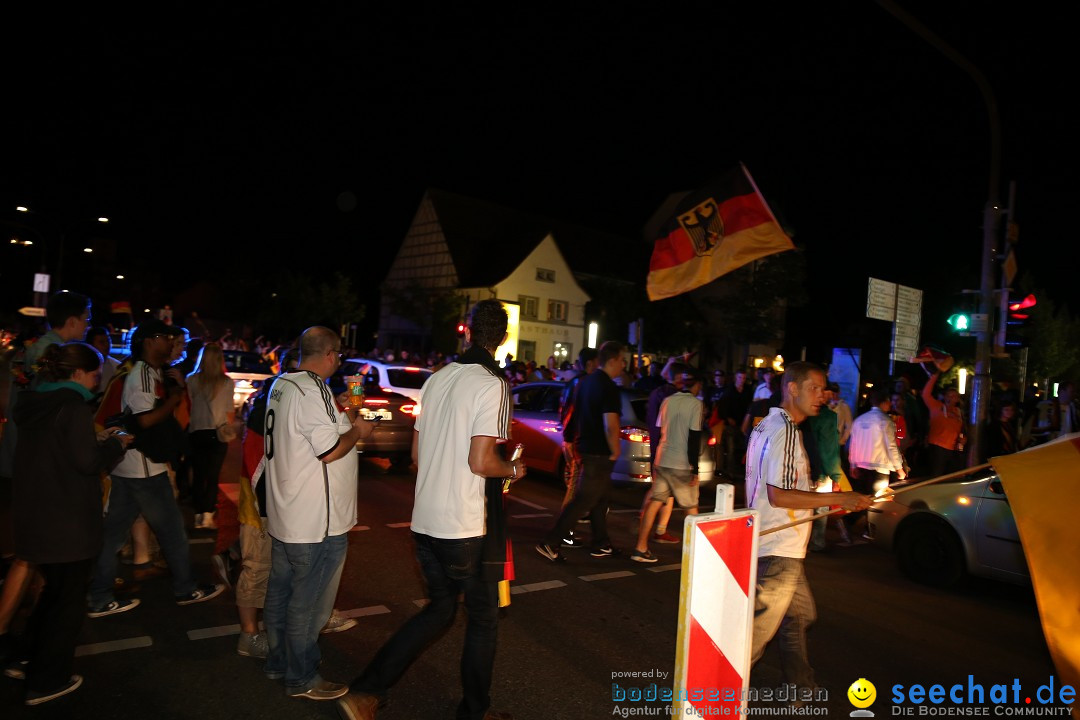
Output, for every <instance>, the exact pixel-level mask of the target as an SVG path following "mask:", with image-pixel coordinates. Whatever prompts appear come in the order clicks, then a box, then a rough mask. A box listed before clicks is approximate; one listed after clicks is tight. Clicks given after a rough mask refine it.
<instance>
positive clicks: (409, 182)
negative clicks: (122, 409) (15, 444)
mask: <svg viewBox="0 0 1080 720" xmlns="http://www.w3.org/2000/svg"><path fill="white" fill-rule="evenodd" d="M401 5H402V7H390V8H387V7H378V8H376V7H372V6H371V4H368V3H363V4H354V9H353V10H351V11H348V12H345V11H334V12H329V11H317V10H309V9H307V8H305V9H304V11H305V14H303V15H288V16H286V15H282V16H279V17H276V18H270V17H266V16H264V15H263V16H260V15H257V14H253V13H252V12H251V11H249V10H238V9H224V8H213V9H204V10H200V11H198V13H195V12H194V11H193V10H192V9H190V8H186V7H182V6H179V5H176V6H170V8H169V11H170V12H173V13H174V14H175V17H169V16H168V13H166V15H163V17H162V18H160V19H157V20H155V21H153V22H149V21H147V22H145V23H140V27H139V28H138V30H137V31H136V30H134V29H126V30H125V29H123V28H132V25H131V23H132V22H133V19H132V18H130V17H129V18H127V19H126V21H125V22H124V23H119V24H114V25H111V26H110V27H109V28H103V29H102V30H100V31H97V32H92V33H91V32H87V33H84V34H83V35H82V36H81V37H80V39H79V40H78V41H77V42H74V43H69V42H64V41H56V40H55V38H56V37H58V36H57V35H56V34H55V33H53V32H52V31H51V30H50V31H48V32H46V31H44V30H42V31H41V37H42V38H43V42H44V43H45V44H44V45H40V46H37V47H36V51H35V52H34V53H27V54H22V55H17V56H13V58H12V59H11V60H10V61H9V62H7V63H5V65H6V71H5V75H6V78H5V94H6V96H7V98H8V99H9V100H11V99H12V98H17V99H18V100H17V102H14V103H9V108H8V110H7V111H5V112H4V113H3V118H2V119H0V122H2V123H3V129H4V137H5V139H6V143H5V152H4V160H3V163H0V194H2V197H3V200H4V202H5V205H6V206H11V205H14V204H16V203H24V204H29V203H32V204H33V205H34V207H38V208H44V209H45V211H46V212H49V213H52V214H53V215H54V216H56V217H60V216H64V217H69V218H77V217H78V218H81V217H96V216H97V215H99V214H107V215H109V216H110V217H111V218H113V223H112V225H111V226H110V229H109V232H110V233H111V234H112V235H113V237H115V238H116V239H117V241H118V242H119V243H120V247H121V250H122V252H124V253H127V254H128V255H129V256H130V257H132V258H133V260H135V259H136V258H137V259H138V260H139V261H151V260H152V261H153V262H163V261H165V260H166V258H167V261H168V262H169V263H170V266H171V267H173V268H175V269H176V271H177V272H175V273H174V274H175V275H176V276H177V277H178V279H177V280H176V281H175V282H173V283H166V285H167V287H166V288H164V289H165V290H166V291H177V290H180V289H181V288H182V287H183V286H184V285H186V284H190V281H191V280H193V279H206V280H210V281H217V282H219V284H220V282H221V280H222V278H226V277H229V275H230V274H235V273H237V272H248V273H266V277H267V278H268V282H267V286H268V287H269V286H272V283H273V278H274V273H275V272H276V270H275V268H280V267H281V264H280V262H278V263H275V262H274V261H273V260H272V257H273V254H272V253H271V252H269V250H270V248H271V247H274V246H277V245H278V244H282V243H287V244H289V245H291V246H293V247H298V246H299V247H304V248H310V249H311V255H310V265H309V268H308V269H309V270H310V272H312V273H320V272H328V271H330V270H334V269H344V270H346V271H349V272H351V274H352V275H353V276H354V277H355V278H356V281H357V283H358V284H359V285H361V286H364V287H367V288H371V289H374V288H375V287H376V286H377V284H378V282H379V281H381V280H382V275H383V273H384V272H385V269H386V267H387V266H388V263H389V261H390V259H391V258H392V254H393V252H394V251H395V250H396V248H397V245H398V243H399V242H400V240H401V238H402V237H403V235H404V232H405V230H406V228H407V227H408V224H409V222H410V221H411V219H412V214H413V213H414V211H415V209H416V206H417V204H418V203H419V201H420V199H421V196H422V193H423V190H424V188H425V187H429V186H434V187H440V188H443V189H446V190H450V191H453V192H458V193H461V194H465V195H471V196H475V197H480V198H483V199H486V200H490V201H494V202H497V203H501V204H504V205H508V206H510V207H516V208H520V209H522V210H527V211H532V212H537V213H542V214H545V215H548V216H553V217H558V218H560V219H565V220H570V221H575V222H578V223H580V224H584V225H590V226H594V227H597V228H598V229H602V230H607V231H612V232H617V233H622V234H624V235H625V236H626V237H627V238H629V239H630V240H631V241H633V242H643V240H641V227H642V225H644V223H645V222H646V221H647V220H648V218H649V217H650V215H651V214H652V213H653V211H654V209H655V208H656V207H657V206H658V205H659V204H660V202H662V201H663V199H664V198H665V197H666V196H667V194H668V193H671V192H676V191H680V190H690V189H693V188H695V187H698V186H700V185H702V184H704V183H706V182H708V180H709V179H710V178H712V177H714V176H716V175H717V174H719V173H720V172H722V171H723V170H725V169H726V168H728V167H730V166H731V165H732V164H734V163H736V162H739V161H742V162H744V163H746V165H747V166H748V167H749V169H750V171H751V172H752V173H753V175H754V177H755V179H756V181H757V183H758V185H759V187H760V188H761V190H762V192H763V193H764V194H765V196H766V198H767V200H768V201H769V202H770V204H771V205H772V207H773V209H774V211H775V212H776V213H777V214H778V215H779V216H780V217H781V218H782V220H783V221H784V223H785V224H786V226H787V227H788V228H789V229H791V230H792V231H793V236H794V239H795V241H796V243H797V244H798V245H799V246H801V247H803V248H805V249H806V251H807V254H806V257H807V263H808V269H809V272H810V290H811V298H812V301H813V302H812V305H811V307H810V308H809V309H807V310H804V311H802V313H801V314H800V315H799V319H800V322H799V323H798V325H799V328H800V330H799V332H802V333H804V334H807V335H808V334H809V333H813V336H812V337H804V338H801V339H800V340H801V341H803V342H821V343H825V344H832V343H838V342H841V341H842V339H843V337H842V336H843V335H845V334H846V332H847V328H848V326H849V325H850V324H851V323H857V322H858V321H859V319H860V318H861V317H862V316H863V315H864V310H865V298H866V284H867V278H868V277H870V276H874V277H880V278H883V279H886V280H892V281H897V282H900V283H903V284H905V285H910V286H913V287H917V288H922V289H924V290H925V291H926V293H927V296H926V300H925V306H926V311H925V314H924V320H923V326H924V336H927V337H931V336H932V333H928V332H927V330H929V329H930V328H931V325H932V324H934V323H937V322H938V321H939V320H940V318H938V317H936V316H933V317H931V315H930V313H931V312H935V313H936V312H938V310H937V308H945V307H947V306H948V305H949V304H950V303H951V302H952V299H953V295H952V294H953V293H954V292H955V291H957V290H959V289H961V288H971V287H977V286H978V282H979V280H978V264H979V257H980V253H981V238H982V231H981V220H982V209H983V205H984V203H985V201H986V197H987V183H988V167H989V154H990V153H989V134H988V129H987V128H988V120H987V112H986V109H985V106H984V104H983V101H982V98H981V96H980V95H979V92H978V89H977V87H976V85H975V83H974V82H973V81H972V80H971V78H970V77H969V76H968V75H967V74H965V73H964V72H963V71H962V70H960V69H959V68H958V67H956V66H955V65H954V64H952V63H951V62H950V61H949V60H947V59H946V58H945V57H944V56H943V55H942V54H940V53H939V52H938V51H936V50H935V49H934V48H932V47H931V46H930V45H929V44H928V43H927V42H926V41H925V40H923V39H921V38H919V37H917V36H916V35H915V34H914V33H913V32H912V31H911V30H909V29H908V28H906V27H905V26H904V25H902V24H901V23H900V22H899V21H898V20H896V19H895V18H894V17H892V16H891V15H890V14H889V13H888V12H886V10H885V9H883V8H882V7H880V6H879V5H878V4H876V3H873V2H859V3H855V2H848V3H834V4H829V3H825V4H822V3H816V4H810V3H800V4H786V3H785V4H775V3H769V4H766V3H751V4H747V3H743V4H733V3H732V4H728V3H715V2H713V3H688V4H679V3H672V4H668V3H664V4H663V6H662V7H661V5H660V4H652V5H648V6H646V5H644V4H642V5H640V6H637V5H614V4H604V5H598V6H596V7H585V4H579V5H572V4H559V3H546V4H544V5H543V6H542V7H535V8H513V9H508V7H509V6H503V7H500V8H499V9H498V10H490V9H479V8H480V6H472V9H470V8H465V7H451V6H450V4H446V5H440V4H435V3H423V4H408V7H404V5H405V4H401ZM456 5H459V6H460V5H462V4H456ZM504 5H505V4H504ZM943 5H946V4H944V3H936V2H935V3H930V2H918V3H904V7H905V8H906V9H907V10H908V11H909V12H911V13H912V14H913V15H914V16H916V17H917V18H919V19H920V20H922V21H923V22H924V23H925V24H926V25H928V26H929V27H930V28H932V29H933V30H934V31H935V32H936V33H938V34H939V35H940V36H941V37H942V38H943V39H944V40H946V41H947V42H948V43H949V44H951V45H952V46H953V47H954V48H956V49H957V50H958V51H959V52H960V53H961V54H963V55H964V56H966V57H967V58H968V59H970V60H971V61H972V62H973V63H974V64H975V65H976V66H977V67H979V68H980V69H981V70H982V72H983V73H984V74H985V75H986V77H987V78H988V80H989V82H990V84H991V86H992V87H993V89H994V93H995V95H996V99H997V102H998V104H999V107H1000V112H1001V123H1002V137H1003V148H1002V170H1001V178H1002V182H1001V188H1000V192H1001V195H1002V199H1003V201H1004V200H1005V199H1006V198H1007V194H1008V183H1009V181H1010V180H1015V181H1016V183H1017V204H1016V206H1017V220H1018V222H1019V223H1020V226H1021V247H1020V258H1021V268H1022V270H1030V271H1031V272H1033V273H1034V274H1035V280H1036V282H1037V283H1038V284H1039V285H1041V286H1043V287H1047V288H1049V289H1050V290H1051V292H1052V293H1053V295H1054V296H1055V299H1056V300H1057V301H1058V302H1059V303H1069V304H1070V305H1071V306H1072V307H1073V308H1074V309H1076V308H1080V303H1078V302H1077V299H1078V294H1077V293H1078V290H1077V284H1076V283H1074V282H1072V281H1071V278H1072V276H1073V275H1075V270H1074V268H1075V260H1074V259H1073V258H1074V257H1075V255H1074V254H1072V253H1071V252H1070V251H1066V250H1065V248H1066V247H1067V243H1068V242H1069V236H1068V233H1069V227H1070V226H1071V224H1072V223H1071V222H1070V220H1071V218H1070V215H1071V212H1072V206H1073V204H1074V202H1075V201H1074V198H1075V196H1076V190H1077V188H1076V185H1077V181H1076V174H1075V171H1074V167H1075V160H1076V156H1077V141H1076V139H1075V126H1076V124H1075V117H1074V116H1073V115H1072V114H1071V113H1066V110H1065V107H1066V106H1068V105H1072V104H1073V103H1072V102H1071V101H1069V100H1068V98H1067V95H1066V94H1065V93H1063V92H1061V90H1060V89H1059V88H1058V85H1059V84H1061V82H1062V81H1064V80H1066V79H1067V78H1069V77H1071V70H1072V68H1073V67H1074V66H1075V64H1076V63H1075V61H1074V60H1072V59H1071V58H1069V59H1066V58H1067V52H1068V49H1069V48H1070V47H1072V46H1073V44H1074V41H1073V39H1072V36H1071V32H1072V31H1071V30H1070V29H1069V28H1068V27H1067V26H1066V25H1067V24H1066V23H1064V22H1063V21H1062V20H1061V18H1054V17H1048V16H1044V15H1043V13H1042V11H1041V10H1038V9H1030V8H1029V9H1020V8H1017V7H1011V8H1010V9H1009V11H1008V12H1007V13H996V14H995V13H994V11H992V9H991V7H990V6H987V5H986V4H985V3H975V2H958V3H948V4H947V5H948V6H949V10H948V11H947V12H948V15H947V16H944V15H943V11H942V9H941V6H943ZM136 20H137V19H136ZM23 39H26V38H23ZM1065 84H1066V85H1071V84H1072V83H1070V82H1067V81H1066V82H1065ZM1062 87H1064V85H1062ZM345 192H352V193H354V194H355V196H356V197H357V199H358V201H357V203H356V205H355V207H354V208H352V209H351V210H350V211H343V210H342V209H341V207H340V206H339V198H340V197H341V194H342V193H345ZM0 219H7V220H11V219H12V213H11V212H10V210H9V209H5V210H3V214H0ZM73 227H74V228H78V224H77V223H76V224H75V225H73ZM7 229H8V228H5V231H6V230H7ZM77 232H78V230H77V229H75V230H73V231H72V234H77ZM74 242H75V241H74V239H73V240H72V241H71V243H72V244H74ZM5 247H6V246H5ZM9 251H10V249H9V250H6V251H5V252H9ZM358 252H362V253H363V257H364V260H363V263H362V264H361V263H358V262H357V261H356V258H357V253H358ZM611 256H612V263H613V265H616V266H617V265H618V264H619V262H620V253H619V249H618V248H612V249H611ZM290 257H291V258H295V255H290ZM1064 259H1068V260H1069V262H1068V263H1065V262H1062V261H1063V260H1064ZM68 262H69V265H70V264H71V263H72V262H74V260H70V261H68ZM290 266H291V267H293V268H294V269H295V268H296V266H297V265H296V262H295V260H291V261H290ZM646 270H647V268H645V267H640V268H629V269H627V270H626V273H628V274H634V273H637V274H638V275H640V277H641V279H642V282H644V277H645V273H646ZM7 275H9V273H4V272H3V271H0V280H2V281H3V282H4V283H5V284H6V283H7V282H8V281H9V278H8V277H7ZM20 282H21V281H20ZM20 297H21V296H20ZM365 299H367V300H368V301H369V302H371V303H373V302H374V295H372V294H369V295H368V296H367V297H365ZM372 309H373V307H372ZM372 314H373V313H372ZM816 318H825V319H826V320H827V322H826V323H823V324H820V325H819V324H818V323H816V322H814V320H815V319H816ZM882 325H883V326H886V324H884V323H882Z"/></svg>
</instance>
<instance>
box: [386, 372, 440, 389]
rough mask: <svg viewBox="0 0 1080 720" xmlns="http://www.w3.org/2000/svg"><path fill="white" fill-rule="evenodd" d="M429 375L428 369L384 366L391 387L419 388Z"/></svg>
mask: <svg viewBox="0 0 1080 720" xmlns="http://www.w3.org/2000/svg"><path fill="white" fill-rule="evenodd" d="M430 376H431V372H430V371H428V370H421V369H419V368H386V379H387V382H388V383H389V384H390V385H392V386H393V387H401V388H412V389H413V390H419V389H420V388H421V387H423V386H424V381H425V380H427V379H428V377H430Z"/></svg>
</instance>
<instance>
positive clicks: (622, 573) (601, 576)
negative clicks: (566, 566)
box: [578, 570, 634, 582]
mask: <svg viewBox="0 0 1080 720" xmlns="http://www.w3.org/2000/svg"><path fill="white" fill-rule="evenodd" d="M633 576H634V573H633V572H631V571H630V570H616V571H615V572H608V573H598V574H596V575H578V580H584V581H585V582H593V581H594V580H614V579H615V578H624V577H633Z"/></svg>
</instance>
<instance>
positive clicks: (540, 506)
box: [506, 495, 547, 510]
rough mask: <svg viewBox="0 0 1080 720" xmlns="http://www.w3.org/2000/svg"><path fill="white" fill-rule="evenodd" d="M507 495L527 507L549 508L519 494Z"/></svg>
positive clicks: (535, 508) (536, 508) (534, 508)
mask: <svg viewBox="0 0 1080 720" xmlns="http://www.w3.org/2000/svg"><path fill="white" fill-rule="evenodd" d="M506 497H508V498H510V499H511V500H513V501H514V502H518V503H521V504H522V505H524V506H525V507H531V508H532V509H533V510H547V508H546V507H544V506H543V505H537V504H536V503H531V502H529V501H528V500H522V499H521V498H519V497H518V496H517V495H507V496H506Z"/></svg>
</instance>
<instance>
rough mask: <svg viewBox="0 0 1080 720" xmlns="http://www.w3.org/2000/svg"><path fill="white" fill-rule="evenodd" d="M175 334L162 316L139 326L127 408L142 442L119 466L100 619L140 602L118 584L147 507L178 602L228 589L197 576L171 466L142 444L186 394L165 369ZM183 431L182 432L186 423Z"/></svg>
mask: <svg viewBox="0 0 1080 720" xmlns="http://www.w3.org/2000/svg"><path fill="white" fill-rule="evenodd" d="M175 335H176V330H175V329H174V328H172V326H169V325H166V324H165V323H164V322H162V321H161V320H148V321H146V322H144V323H142V324H141V325H139V327H138V328H136V329H135V330H134V331H133V332H132V336H131V353H132V356H133V358H135V360H136V362H135V364H134V365H133V366H132V368H131V371H130V372H129V373H128V375H127V377H126V378H125V379H124V390H123V395H122V399H121V407H122V408H123V409H124V411H125V412H127V411H130V412H131V414H132V415H133V416H134V422H135V424H136V425H137V428H138V429H137V430H136V433H135V437H136V445H133V446H131V447H129V448H128V451H127V452H126V453H124V457H123V458H122V459H121V460H120V462H119V463H118V464H117V465H116V467H114V468H113V469H112V472H111V479H112V482H111V486H110V489H109V501H108V507H107V510H106V513H105V521H104V524H105V527H104V541H103V544H102V547H101V555H99V556H98V560H97V564H96V567H95V569H94V577H93V579H92V580H91V581H90V593H89V610H88V612H87V615H89V616H90V617H92V618H100V617H105V616H107V615H115V614H116V613H122V612H126V611H128V610H131V609H132V608H134V607H135V606H137V605H138V604H139V600H138V599H137V598H124V599H120V600H117V599H116V598H115V597H114V596H113V583H114V582H115V578H116V563H117V553H118V552H120V548H121V546H123V544H124V541H125V540H126V539H127V536H128V532H129V531H130V530H131V524H132V523H133V522H134V521H135V518H136V517H138V516H139V514H140V513H141V514H142V516H143V517H145V518H146V521H147V522H148V523H149V524H150V528H151V529H152V530H153V531H154V534H155V535H156V536H157V539H158V543H159V544H160V545H161V553H162V555H164V556H165V560H166V562H168V563H169V572H170V573H171V574H172V584H173V595H174V596H175V600H176V604H177V605H192V604H194V603H201V602H205V601H207V600H210V599H212V598H215V597H217V596H218V595H220V594H221V592H222V591H223V590H224V589H225V586H224V585H222V584H221V583H216V584H210V583H206V584H198V583H196V581H195V579H194V578H193V576H192V572H191V555H190V546H189V544H188V537H187V533H186V532H185V531H184V518H183V516H182V515H181V513H180V507H179V506H178V505H177V504H176V499H175V498H174V497H173V491H172V483H171V482H170V481H169V473H168V471H169V465H168V463H167V462H158V461H155V460H153V459H152V458H150V457H148V456H147V455H146V454H145V453H144V452H143V451H142V450H140V449H138V447H137V444H138V442H137V441H138V438H139V433H150V432H153V431H152V428H154V427H158V426H162V425H163V424H166V423H169V422H170V421H173V422H175V421H174V420H173V411H174V410H175V409H176V406H177V405H179V404H180V402H181V401H182V399H183V397H184V394H185V390H184V385H183V384H179V385H176V386H173V387H171V388H169V389H167V388H166V387H165V382H164V376H163V374H162V367H163V366H164V365H165V362H166V361H167V360H168V357H169V355H170V353H172V346H173V337H175ZM177 431H179V432H182V431H180V430H179V427H177ZM147 452H151V451H149V450H147ZM151 454H153V453H152V452H151Z"/></svg>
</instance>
